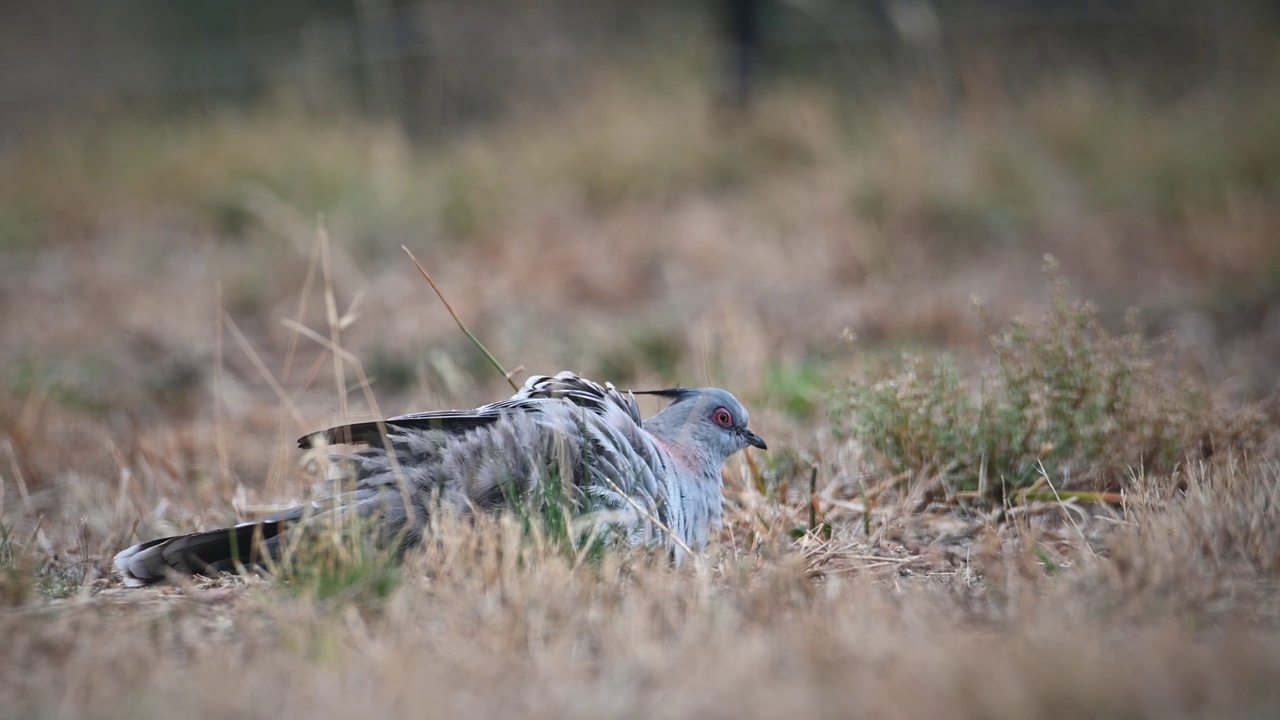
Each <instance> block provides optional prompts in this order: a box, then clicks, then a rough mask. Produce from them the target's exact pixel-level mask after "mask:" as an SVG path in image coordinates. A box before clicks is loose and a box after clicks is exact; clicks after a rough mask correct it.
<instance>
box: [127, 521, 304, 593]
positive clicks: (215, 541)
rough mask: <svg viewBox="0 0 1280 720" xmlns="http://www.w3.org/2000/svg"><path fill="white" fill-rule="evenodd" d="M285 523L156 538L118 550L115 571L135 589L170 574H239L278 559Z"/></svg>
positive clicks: (256, 524) (248, 524) (276, 522)
mask: <svg viewBox="0 0 1280 720" xmlns="http://www.w3.org/2000/svg"><path fill="white" fill-rule="evenodd" d="M287 522H288V521H287V520H271V521H265V522H250V523H242V524H240V525H236V526H235V527H230V528H222V529H220V530H206V531H205V532H198V533H191V534H190V535H175V536H173V537H166V538H158V539H156V540H150V541H148V542H144V543H141V544H139V545H134V546H133V547H131V548H128V549H126V550H122V551H120V552H119V553H118V554H116V557H115V566H116V572H118V573H119V574H120V579H121V580H122V581H123V582H124V584H125V585H128V586H130V587H138V586H141V585H150V584H151V583H154V582H159V581H160V580H164V579H166V578H168V577H170V576H173V575H208V576H213V575H217V574H218V573H222V572H239V571H240V570H241V569H242V568H247V567H255V566H260V565H262V564H263V563H264V562H266V561H267V560H268V558H269V559H271V560H279V559H280V540H281V535H282V533H283V532H284V528H285V526H286V524H287Z"/></svg>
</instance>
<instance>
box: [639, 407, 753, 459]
mask: <svg viewBox="0 0 1280 720" xmlns="http://www.w3.org/2000/svg"><path fill="white" fill-rule="evenodd" d="M636 392H637V394H641V395H657V396H659V397H664V398H668V399H670V400H671V404H670V405H668V406H667V407H666V408H664V409H663V410H662V412H659V413H658V414H657V415H654V416H653V417H651V418H649V419H648V420H647V421H645V423H644V427H645V429H646V430H648V431H649V432H651V433H653V434H654V435H655V436H657V437H659V438H660V439H662V440H665V441H668V442H674V443H677V444H679V445H681V446H685V447H688V446H691V445H692V446H695V447H697V448H698V449H700V450H702V451H703V452H704V453H705V454H706V458H705V459H706V460H708V461H709V464H714V465H715V467H717V468H718V467H719V466H720V465H721V464H723V463H724V461H725V459H727V458H728V457H729V456H730V455H732V454H734V453H736V452H738V451H739V450H742V449H744V448H746V447H747V446H748V445H750V446H751V447H756V448H760V449H761V450H767V449H768V445H766V444H765V441H764V440H763V439H762V438H761V437H760V436H759V435H756V434H755V433H754V432H752V431H751V429H750V427H748V424H747V423H748V421H749V419H750V418H749V416H748V413H747V409H746V408H745V407H743V405H742V403H741V402H739V401H738V398H736V397H734V396H733V394H732V393H730V392H728V391H727V390H721V389H720V388H669V389H666V390H644V391H636Z"/></svg>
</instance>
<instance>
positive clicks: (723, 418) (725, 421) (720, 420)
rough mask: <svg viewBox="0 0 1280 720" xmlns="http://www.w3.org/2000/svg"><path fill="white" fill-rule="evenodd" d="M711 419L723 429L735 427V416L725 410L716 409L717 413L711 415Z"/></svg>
mask: <svg viewBox="0 0 1280 720" xmlns="http://www.w3.org/2000/svg"><path fill="white" fill-rule="evenodd" d="M711 419H712V420H713V421H714V422H715V424H717V425H719V426H720V427H722V428H727V427H733V415H731V414H729V411H728V410H726V409H725V408H716V411H715V412H713V413H711Z"/></svg>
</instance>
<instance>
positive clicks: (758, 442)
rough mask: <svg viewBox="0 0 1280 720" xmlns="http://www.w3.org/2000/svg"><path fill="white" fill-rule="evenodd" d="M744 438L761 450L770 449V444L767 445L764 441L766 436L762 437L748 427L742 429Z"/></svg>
mask: <svg viewBox="0 0 1280 720" xmlns="http://www.w3.org/2000/svg"><path fill="white" fill-rule="evenodd" d="M742 439H744V440H746V441H747V444H748V445H750V446H751V447H758V448H760V449H761V450H768V449H769V446H768V445H766V444H765V442H764V438H762V437H760V436H759V435H757V434H755V433H753V432H751V431H750V430H748V429H746V428H743V429H742Z"/></svg>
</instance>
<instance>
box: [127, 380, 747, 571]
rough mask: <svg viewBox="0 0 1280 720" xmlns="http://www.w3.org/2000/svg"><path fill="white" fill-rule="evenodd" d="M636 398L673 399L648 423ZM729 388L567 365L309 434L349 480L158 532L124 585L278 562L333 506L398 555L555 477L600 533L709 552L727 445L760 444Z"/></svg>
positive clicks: (133, 560)
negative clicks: (269, 510)
mask: <svg viewBox="0 0 1280 720" xmlns="http://www.w3.org/2000/svg"><path fill="white" fill-rule="evenodd" d="M635 395H653V396H657V397H661V398H664V399H666V400H669V401H670V402H669V403H668V404H667V406H666V407H664V408H663V409H662V410H661V411H659V412H658V413H656V414H654V415H653V416H652V417H650V418H648V419H647V420H642V419H641V416H640V408H639V405H638V404H637V402H636V399H635ZM749 419H750V418H749V415H748V413H747V409H746V407H744V406H743V404H742V403H741V402H739V400H738V399H737V398H736V397H734V396H733V394H731V393H730V392H728V391H727V390H723V389H720V388H714V387H704V388H685V387H672V388H666V389H661V390H644V391H641V390H635V391H626V392H623V391H620V390H618V389H617V388H616V387H615V386H614V385H613V384H612V383H608V382H606V383H604V384H600V383H597V382H594V381H592V380H588V379H586V378H583V377H580V376H578V375H577V374H576V373H573V372H571V371H564V372H560V373H558V374H556V375H552V376H548V375H534V376H532V377H530V378H529V379H528V380H527V381H526V382H525V383H524V385H523V386H522V387H521V388H520V389H519V390H518V391H516V393H515V394H514V395H512V396H511V397H510V398H509V399H506V400H501V401H498V402H494V403H490V404H488V405H483V406H481V407H478V408H475V409H471V410H439V411H429V412H418V413H410V414H408V415H400V416H397V417H393V418H390V419H387V420H378V421H371V422H358V423H350V424H345V425H338V426H336V427H331V428H328V429H327V430H323V431H320V432H316V433H311V434H309V435H306V436H303V437H302V438H299V440H298V446H299V447H300V448H304V449H306V448H318V449H320V450H322V451H327V450H328V449H329V448H330V447H334V446H338V445H356V446H360V447H359V449H355V450H349V451H346V452H342V453H338V454H335V455H333V456H332V457H333V459H334V460H335V467H339V468H343V469H344V471H345V472H346V473H347V474H348V475H349V476H351V479H353V480H354V483H355V484H354V489H352V490H350V491H347V492H343V493H339V494H337V495H335V496H334V497H333V498H329V499H327V500H318V501H314V502H312V503H308V504H304V505H300V506H297V507H294V508H291V509H289V510H285V511H283V512H280V513H277V514H275V515H272V516H269V517H267V518H264V519H262V520H259V521H253V522H246V523H241V524H239V525H236V526H234V527H229V528H222V529H218V530H208V531H204V532H197V533H191V534H187V535H177V536H173V537H163V538H157V539H154V540H150V541H147V542H143V543H140V544H137V545H134V546H132V547H129V548H127V549H125V550H122V551H121V552H119V553H118V554H117V555H116V556H115V558H114V565H115V569H116V573H117V575H118V577H119V578H120V579H121V581H122V582H123V583H124V584H125V585H126V586H132V587H137V586H143V585H149V584H151V583H155V582H158V581H161V580H165V579H169V578H171V577H174V576H183V575H207V576H213V575H216V574H218V573H221V572H237V571H239V570H240V569H242V568H246V567H261V566H262V565H263V564H264V560H265V558H266V557H270V558H272V559H273V560H278V559H279V558H280V555H281V552H282V550H283V544H284V541H285V539H286V537H288V536H287V535H286V529H287V528H288V527H290V526H291V525H298V524H303V525H304V526H305V524H306V523H308V522H311V521H313V520H315V519H318V518H320V517H325V516H332V515H333V514H335V513H337V514H339V515H340V516H348V515H352V514H354V515H355V516H358V517H360V518H366V519H371V520H372V521H373V522H374V523H375V524H376V527H377V528H378V529H379V531H380V535H381V537H383V538H392V539H393V541H394V542H397V543H398V544H399V545H398V550H399V551H400V552H403V551H406V550H408V549H410V548H412V547H413V546H415V545H417V544H418V543H419V542H421V540H422V538H423V534H424V532H425V531H426V529H427V526H428V523H429V519H430V518H431V517H432V515H433V513H434V512H437V511H439V510H440V509H441V508H444V509H447V510H450V511H453V512H457V513H460V514H462V515H467V514H476V513H482V512H487V513H495V512H500V511H502V510H503V509H508V510H510V509H514V507H515V505H516V503H518V502H520V501H521V499H528V498H529V497H531V496H533V495H534V494H535V493H536V492H537V491H538V490H539V489H540V488H545V487H546V486H547V485H548V484H549V480H555V481H556V482H557V484H558V486H559V487H561V488H564V489H567V497H568V499H569V501H570V503H571V505H570V507H571V508H572V510H573V512H574V513H575V515H576V516H577V518H578V519H585V520H586V521H587V522H588V524H590V523H591V522H592V521H593V520H598V521H599V522H598V523H597V525H598V526H599V528H600V529H601V534H602V535H603V536H606V537H610V538H617V539H620V540H621V541H623V542H625V543H627V544H630V545H644V544H654V545H660V546H664V547H665V548H666V550H667V551H668V552H669V553H670V554H671V557H672V559H673V561H674V562H675V563H677V564H679V563H681V562H683V561H684V560H685V559H686V558H687V557H688V556H689V555H690V554H692V553H697V552H699V551H701V550H704V549H705V548H706V546H707V544H708V543H709V541H710V539H711V536H712V533H713V532H714V531H715V529H716V528H718V527H719V526H720V525H721V520H722V515H723V507H724V495H723V489H722V477H721V472H722V469H723V466H724V463H725V461H726V460H727V459H728V458H729V457H730V456H732V455H733V454H735V453H737V452H739V451H741V450H744V449H746V448H747V447H755V448H759V449H760V450H767V449H768V445H767V444H766V443H765V441H764V440H763V439H762V438H761V437H760V436H759V435H757V434H756V433H755V432H753V431H752V430H751V429H750V427H749V425H748V422H749Z"/></svg>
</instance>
